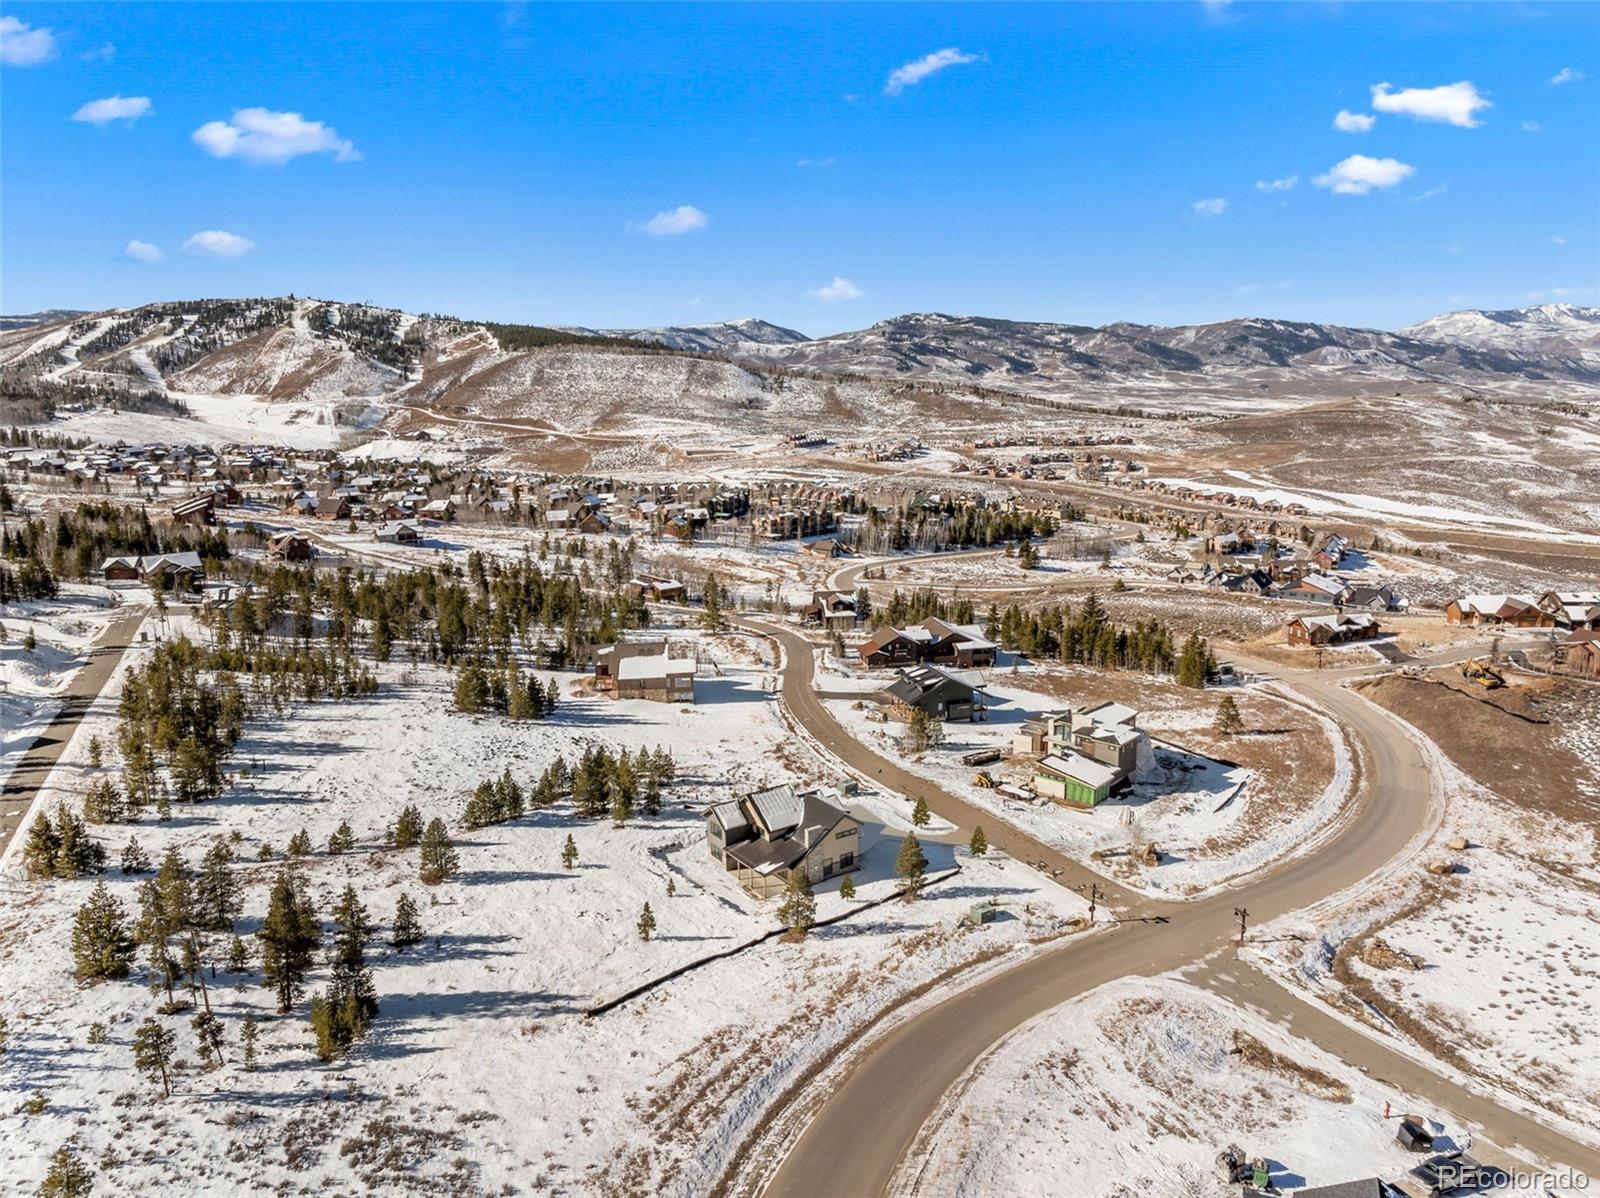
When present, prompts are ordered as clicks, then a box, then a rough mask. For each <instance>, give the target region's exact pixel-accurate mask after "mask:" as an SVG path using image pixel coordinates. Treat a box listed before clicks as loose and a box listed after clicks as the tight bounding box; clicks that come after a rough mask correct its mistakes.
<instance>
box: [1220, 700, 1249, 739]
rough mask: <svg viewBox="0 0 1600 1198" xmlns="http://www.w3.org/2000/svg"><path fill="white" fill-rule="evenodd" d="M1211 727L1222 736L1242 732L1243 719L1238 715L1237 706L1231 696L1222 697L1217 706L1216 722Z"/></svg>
mask: <svg viewBox="0 0 1600 1198" xmlns="http://www.w3.org/2000/svg"><path fill="white" fill-rule="evenodd" d="M1213 726H1214V727H1215V728H1216V730H1217V731H1218V732H1220V733H1222V735H1223V736H1233V735H1234V734H1235V733H1239V732H1243V731H1244V717H1243V716H1241V715H1240V714H1239V705H1238V704H1237V703H1235V702H1234V701H1233V696H1232V695H1223V696H1222V702H1221V703H1218V704H1217V721H1216V724H1215V725H1213Z"/></svg>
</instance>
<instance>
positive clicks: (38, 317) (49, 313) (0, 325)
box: [0, 308, 83, 332]
mask: <svg viewBox="0 0 1600 1198" xmlns="http://www.w3.org/2000/svg"><path fill="white" fill-rule="evenodd" d="M82 315H83V312H82V311H80V310H79V309H76V308H49V309H46V310H45V311H43V312H26V313H19V314H18V315H15V316H0V332H4V331H5V330H6V329H31V328H33V327H34V326H35V325H41V324H53V323H55V322H56V321H58V320H71V319H72V318H73V317H74V316H82Z"/></svg>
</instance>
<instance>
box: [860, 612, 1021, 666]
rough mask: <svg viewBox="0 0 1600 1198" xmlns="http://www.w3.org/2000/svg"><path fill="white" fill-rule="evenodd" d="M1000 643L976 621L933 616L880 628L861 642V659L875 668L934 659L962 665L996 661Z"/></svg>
mask: <svg viewBox="0 0 1600 1198" xmlns="http://www.w3.org/2000/svg"><path fill="white" fill-rule="evenodd" d="M997 648H998V646H996V645H995V643H994V642H993V641H991V640H989V639H988V638H987V637H985V636H984V635H983V629H981V628H979V627H978V626H977V625H976V624H947V623H946V622H945V621H943V620H941V619H938V618H937V617H934V616H929V617H928V618H927V619H926V620H924V621H923V622H922V623H920V624H914V625H912V626H911V627H910V628H880V629H878V631H876V632H874V633H873V634H872V635H871V636H869V637H868V638H867V639H866V640H865V641H863V642H862V643H861V648H860V650H859V654H860V658H861V663H862V664H863V665H865V666H868V667H870V668H873V669H877V668H880V667H882V666H893V665H904V664H907V663H910V662H933V663H934V664H936V665H950V666H955V667H957V668H958V669H964V670H965V669H987V668H988V667H990V666H992V665H994V659H995V652H996V650H997Z"/></svg>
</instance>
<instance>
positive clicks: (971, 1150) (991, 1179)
mask: <svg viewBox="0 0 1600 1198" xmlns="http://www.w3.org/2000/svg"><path fill="white" fill-rule="evenodd" d="M1386 1103H1387V1104H1390V1107H1391V1110H1392V1111H1393V1112H1402V1111H1406V1110H1413V1109H1414V1110H1419V1111H1426V1110H1427V1109H1428V1108H1426V1107H1424V1106H1420V1105H1417V1104H1413V1103H1408V1101H1407V1099H1406V1096H1405V1095H1403V1094H1401V1093H1398V1092H1396V1091H1394V1090H1392V1089H1390V1088H1388V1087H1386V1086H1384V1085H1383V1084H1382V1083H1380V1082H1377V1081H1374V1080H1372V1079H1370V1078H1368V1077H1367V1076H1366V1075H1364V1074H1363V1073H1361V1072H1360V1071H1358V1070H1356V1069H1353V1068H1351V1067H1350V1066H1348V1065H1346V1064H1345V1063H1344V1062H1342V1061H1340V1060H1339V1059H1338V1058H1336V1057H1333V1056H1330V1055H1329V1054H1327V1053H1324V1052H1322V1051H1321V1050H1319V1049H1318V1048H1316V1047H1315V1046H1314V1045H1311V1044H1308V1043H1305V1042H1304V1041H1301V1040H1298V1039H1296V1038H1295V1037H1294V1036H1293V1035H1292V1034H1290V1033H1289V1032H1288V1031H1286V1030H1285V1029H1284V1028H1282V1027H1281V1026H1279V1025H1278V1024H1275V1023H1273V1022H1271V1021H1270V1020H1267V1019H1265V1018H1263V1017H1261V1016H1260V1015H1257V1014H1255V1013H1252V1012H1250V1011H1246V1010H1243V1009H1241V1008H1239V1007H1236V1006H1234V1005H1233V1004H1232V1003H1230V1002H1228V1001H1227V1000H1225V999H1223V998H1220V997H1218V996H1216V995H1214V994H1211V993H1209V992H1207V991H1205V990H1201V989H1198V988H1196V987H1193V986H1190V985H1188V984H1186V983H1184V982H1181V981H1178V980H1176V979H1174V978H1155V979H1137V980H1135V979H1127V980H1123V981H1118V982H1112V983H1110V984H1109V985H1106V986H1102V987H1100V988H1099V989H1097V990H1094V991H1092V992H1090V993H1089V994H1086V995H1084V996H1083V997H1081V998H1078V999H1075V1000H1073V1001H1071V1002H1068V1003H1065V1004H1063V1005H1062V1006H1059V1007H1056V1008H1055V1009H1054V1010H1052V1011H1048V1012H1046V1013H1045V1014H1043V1015H1041V1016H1039V1017H1038V1018H1036V1019H1034V1020H1032V1021H1031V1022H1029V1023H1027V1024H1024V1025H1023V1026H1022V1027H1021V1028H1019V1029H1018V1030H1017V1031H1016V1032H1014V1033H1012V1035H1010V1036H1009V1037H1007V1038H1006V1039H1005V1040H1003V1041H1001V1042H1000V1044H999V1045H997V1046H996V1047H995V1048H993V1049H991V1050H990V1052H989V1053H988V1054H987V1055H986V1056H984V1057H983V1058H981V1059H980V1060H979V1061H978V1062H977V1064H976V1065H974V1066H973V1067H972V1069H971V1070H969V1071H968V1073H967V1075H966V1076H965V1077H964V1078H963V1079H962V1081H961V1082H959V1083H958V1084H957V1085H956V1086H955V1087H954V1088H953V1089H952V1090H951V1093H950V1095H949V1096H947V1098H946V1100H945V1103H944V1106H943V1108H942V1109H941V1111H940V1112H939V1114H938V1115H937V1116H936V1118H935V1121H934V1122H932V1123H930V1124H929V1125H928V1127H926V1128H924V1132H923V1136H922V1138H921V1139H920V1140H919V1142H918V1146H917V1148H916V1150H915V1151H914V1152H913V1154H912V1156H911V1158H910V1159H909V1160H908V1161H907V1163H906V1165H905V1166H904V1167H903V1168H902V1171H901V1173H900V1175H899V1178H898V1180H897V1184H896V1186H895V1187H894V1193H896V1194H897V1195H898V1196H899V1198H910V1196H912V1195H929V1196H933V1195H937V1196H938V1198H968V1196H971V1198H980V1196H987V1195H992V1194H1008V1195H1016V1196H1017V1198H1031V1196H1033V1195H1038V1196H1039V1198H1046V1196H1051V1198H1053V1196H1055V1195H1061V1194H1071V1195H1073V1198H1127V1196H1128V1195H1134V1194H1159V1195H1162V1198H1214V1196H1215V1195H1217V1194H1221V1193H1224V1192H1226V1191H1225V1189H1224V1187H1223V1184H1222V1183H1221V1182H1220V1181H1219V1180H1217V1177H1216V1170H1215V1164H1214V1162H1215V1160H1216V1156H1217V1153H1218V1152H1220V1151H1221V1150H1222V1149H1223V1148H1224V1147H1225V1146H1226V1145H1229V1144H1237V1145H1238V1146H1239V1147H1240V1148H1242V1149H1244V1151H1245V1154H1246V1155H1247V1157H1250V1158H1255V1157H1261V1158H1264V1159H1265V1160H1266V1162H1267V1164H1268V1167H1269V1170H1270V1175H1271V1178H1272V1181H1273V1183H1274V1184H1276V1185H1278V1186H1280V1187H1284V1188H1289V1187H1300V1186H1306V1185H1330V1184H1333V1183H1335V1182H1341V1181H1353V1180H1357V1179H1359V1178H1363V1177H1371V1176H1374V1175H1380V1176H1383V1177H1386V1178H1396V1177H1399V1176H1402V1175H1403V1174H1404V1173H1405V1172H1406V1171H1407V1170H1408V1169H1410V1168H1412V1167H1413V1166H1414V1165H1416V1163H1417V1158H1416V1157H1415V1156H1414V1155H1412V1154H1410V1153H1408V1152H1406V1151H1405V1150H1404V1149H1403V1148H1401V1147H1399V1145H1397V1144H1396V1143H1395V1141H1394V1134H1395V1124H1394V1120H1393V1119H1390V1120H1388V1121H1385V1119H1384V1107H1385V1104H1386ZM1433 1129H1434V1131H1435V1134H1436V1135H1438V1136H1440V1137H1442V1138H1447V1139H1448V1140H1449V1141H1451V1142H1454V1143H1455V1144H1457V1145H1458V1146H1467V1144H1468V1143H1469V1139H1468V1136H1467V1134H1466V1133H1465V1132H1464V1130H1463V1129H1461V1128H1460V1127H1458V1126H1456V1125H1454V1124H1450V1123H1444V1124H1440V1123H1434V1124H1433ZM1440 1146H1441V1148H1443V1147H1445V1146H1447V1145H1446V1144H1445V1143H1441V1144H1440Z"/></svg>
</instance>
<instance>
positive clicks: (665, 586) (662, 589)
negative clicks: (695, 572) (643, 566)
mask: <svg viewBox="0 0 1600 1198" xmlns="http://www.w3.org/2000/svg"><path fill="white" fill-rule="evenodd" d="M628 592H629V593H630V594H631V595H633V597H634V598H635V599H653V600H655V601H656V602H657V603H682V602H683V600H684V596H685V594H686V591H685V589H684V585H683V583H681V582H679V581H678V580H677V579H675V578H633V579H629V580H628Z"/></svg>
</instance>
